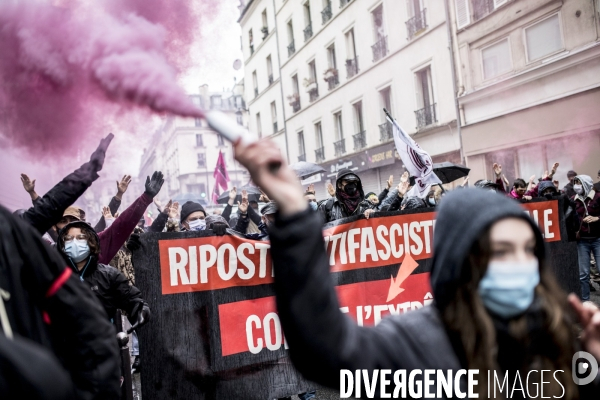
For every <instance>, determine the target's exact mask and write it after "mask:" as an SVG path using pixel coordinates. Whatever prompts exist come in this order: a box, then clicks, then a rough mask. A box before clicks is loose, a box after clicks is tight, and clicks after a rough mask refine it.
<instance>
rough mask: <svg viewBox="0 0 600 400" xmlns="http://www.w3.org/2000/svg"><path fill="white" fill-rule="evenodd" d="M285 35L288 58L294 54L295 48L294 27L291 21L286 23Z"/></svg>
mask: <svg viewBox="0 0 600 400" xmlns="http://www.w3.org/2000/svg"><path fill="white" fill-rule="evenodd" d="M287 35H288V43H289V44H288V57H289V56H291V55H292V54H294V53H295V52H296V46H295V45H294V25H293V24H292V20H289V21H288V23H287Z"/></svg>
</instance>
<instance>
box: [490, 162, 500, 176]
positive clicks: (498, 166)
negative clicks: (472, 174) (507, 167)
mask: <svg viewBox="0 0 600 400" xmlns="http://www.w3.org/2000/svg"><path fill="white" fill-rule="evenodd" d="M492 168H493V169H494V173H495V174H496V177H499V176H500V174H502V165H500V164H498V163H494V165H492Z"/></svg>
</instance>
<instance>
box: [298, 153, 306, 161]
mask: <svg viewBox="0 0 600 400" xmlns="http://www.w3.org/2000/svg"><path fill="white" fill-rule="evenodd" d="M298 161H306V154H300V155H299V156H298Z"/></svg>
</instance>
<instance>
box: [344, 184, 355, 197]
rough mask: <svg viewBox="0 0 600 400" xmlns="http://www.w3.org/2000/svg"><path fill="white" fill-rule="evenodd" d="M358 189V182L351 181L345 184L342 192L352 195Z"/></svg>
mask: <svg viewBox="0 0 600 400" xmlns="http://www.w3.org/2000/svg"><path fill="white" fill-rule="evenodd" d="M357 190H358V184H356V183H354V182H352V183H348V184H346V186H344V192H346V194H347V195H350V196H353V195H354V194H356V191H357Z"/></svg>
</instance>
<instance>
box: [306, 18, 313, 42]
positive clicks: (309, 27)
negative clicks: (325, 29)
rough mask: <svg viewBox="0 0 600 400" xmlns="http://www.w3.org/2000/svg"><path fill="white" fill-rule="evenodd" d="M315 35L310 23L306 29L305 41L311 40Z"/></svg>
mask: <svg viewBox="0 0 600 400" xmlns="http://www.w3.org/2000/svg"><path fill="white" fill-rule="evenodd" d="M312 35H313V30H312V22H311V23H309V24H308V25H307V26H306V28H304V41H305V42H306V41H307V40H308V39H310V38H311V37H312Z"/></svg>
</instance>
